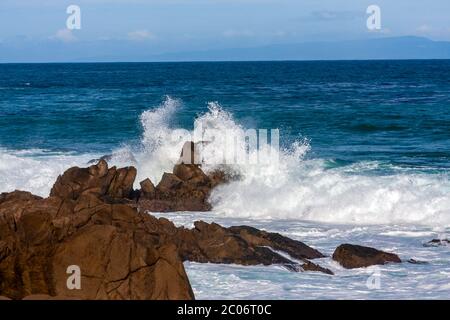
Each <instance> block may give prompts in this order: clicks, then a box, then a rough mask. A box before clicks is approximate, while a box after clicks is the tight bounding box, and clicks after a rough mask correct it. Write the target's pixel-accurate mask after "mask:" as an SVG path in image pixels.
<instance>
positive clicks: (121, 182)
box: [50, 160, 137, 200]
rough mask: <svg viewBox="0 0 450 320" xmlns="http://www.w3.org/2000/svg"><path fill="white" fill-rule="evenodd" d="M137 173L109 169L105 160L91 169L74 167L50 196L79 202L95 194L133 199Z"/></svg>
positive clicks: (61, 179)
mask: <svg viewBox="0 0 450 320" xmlns="http://www.w3.org/2000/svg"><path fill="white" fill-rule="evenodd" d="M136 173H137V172H136V169H135V168H134V167H127V168H120V169H117V168H116V167H112V168H108V164H107V162H106V161H105V160H100V162H99V163H98V164H97V165H92V166H90V167H89V168H78V167H73V168H70V169H69V170H67V171H66V172H65V173H64V174H63V175H61V176H59V177H58V179H57V180H56V183H55V185H54V186H53V188H52V190H51V191H50V196H55V197H60V198H69V199H72V200H77V199H78V198H79V197H80V196H81V195H83V194H87V193H93V194H96V195H98V196H101V197H108V198H111V199H114V198H118V199H124V198H125V199H127V198H132V196H133V183H134V179H135V178H136Z"/></svg>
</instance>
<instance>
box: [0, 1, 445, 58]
mask: <svg viewBox="0 0 450 320" xmlns="http://www.w3.org/2000/svg"><path fill="white" fill-rule="evenodd" d="M374 4H375V5H378V6H379V7H380V10H381V29H379V30H369V29H368V28H367V26H366V20H367V18H368V16H369V15H368V14H367V13H366V9H367V7H368V6H369V5H374ZM69 5H77V6H79V7H80V9H81V29H79V30H69V29H67V27H66V20H67V18H68V17H69V15H68V14H67V13H66V9H67V7H68V6H69ZM449 14H450V1H448V0H429V1H422V0H395V1H393V0H322V1H319V0H147V1H145V0H70V1H66V0H40V1H38V0H0V61H9V60H12V61H13V60H14V58H20V59H22V60H27V59H28V60H30V59H31V60H32V59H33V58H35V59H36V60H39V61H41V60H42V61H47V60H48V61H52V60H57V59H58V57H59V58H60V57H61V56H63V55H65V56H67V57H77V56H84V57H88V56H93V57H94V56H95V57H96V58H98V59H101V58H102V57H107V56H108V55H110V54H113V53H114V52H121V53H122V56H126V55H139V54H143V53H144V52H145V54H147V55H152V54H163V53H171V52H183V51H198V50H220V49H227V48H245V47H256V46H264V45H274V44H290V43H300V42H309V41H342V40H357V39H371V38H377V37H397V36H406V35H408V36H410V35H413V36H421V37H427V38H429V39H432V40H439V41H450V19H449ZM69 60H70V59H69Z"/></svg>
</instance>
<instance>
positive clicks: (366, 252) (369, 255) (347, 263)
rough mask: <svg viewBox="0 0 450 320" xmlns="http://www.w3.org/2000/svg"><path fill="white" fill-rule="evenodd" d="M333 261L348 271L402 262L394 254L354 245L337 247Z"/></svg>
mask: <svg viewBox="0 0 450 320" xmlns="http://www.w3.org/2000/svg"><path fill="white" fill-rule="evenodd" d="M333 260H335V261H337V262H339V264H340V265H342V266H343V267H344V268H346V269H353V268H362V267H368V266H372V265H383V264H386V263H388V262H395V263H400V262H402V261H401V260H400V258H399V257H398V256H397V255H396V254H394V253H388V252H384V251H381V250H377V249H374V248H370V247H364V246H358V245H354V244H341V245H340V246H339V247H337V248H336V250H335V251H334V253H333Z"/></svg>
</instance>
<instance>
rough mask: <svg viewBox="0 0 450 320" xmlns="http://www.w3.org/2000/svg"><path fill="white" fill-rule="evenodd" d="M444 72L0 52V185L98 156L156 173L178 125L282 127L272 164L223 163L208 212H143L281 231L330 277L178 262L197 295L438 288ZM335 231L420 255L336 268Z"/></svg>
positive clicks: (448, 287) (449, 99)
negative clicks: (234, 175) (51, 58)
mask: <svg viewBox="0 0 450 320" xmlns="http://www.w3.org/2000/svg"><path fill="white" fill-rule="evenodd" d="M449 74H450V61H345V62H320V61H318V62H258V63H256V62H255V63H251V62H245V63H244V62H242V63H239V62H236V63H142V64H140V63H130V64H126V63H123V64H121V63H117V64H4V65H0V192H7V191H12V190H15V189H21V190H27V191H31V192H33V193H35V194H38V195H41V196H47V195H48V193H49V191H50V188H51V186H52V184H53V182H54V181H55V179H56V177H57V176H58V175H59V174H61V173H62V172H63V171H64V170H65V169H67V168H69V167H71V166H75V165H77V166H87V163H88V162H89V161H90V160H91V159H95V158H98V157H100V156H102V155H105V154H112V155H113V156H112V159H111V160H110V162H111V165H113V164H114V165H120V166H125V165H133V166H135V167H136V168H137V169H138V178H137V180H136V187H138V185H139V181H141V180H143V179H145V178H147V177H149V178H151V179H152V181H153V182H154V183H157V182H158V181H159V179H160V178H161V176H162V174H163V172H166V171H168V172H170V171H171V170H172V167H173V164H174V162H175V161H176V160H177V159H178V157H179V155H180V150H181V147H182V144H183V138H186V139H188V138H189V135H186V137H181V138H182V139H180V140H179V141H178V142H177V143H174V142H173V140H171V139H170V137H172V136H173V133H174V132H175V131H176V130H177V129H186V130H187V131H186V130H185V131H186V132H193V131H195V130H196V128H199V127H202V128H210V129H214V130H218V132H223V133H224V134H225V133H229V132H238V131H239V130H242V129H250V128H254V129H279V131H280V149H279V150H278V161H277V162H276V163H265V164H263V165H254V164H245V163H242V164H237V165H235V166H234V170H236V171H238V172H239V177H240V179H239V180H237V181H234V182H231V183H230V184H227V185H223V186H220V187H218V188H216V189H215V190H214V191H213V192H212V194H211V196H210V202H211V204H212V205H213V210H212V211H211V212H209V213H188V212H177V213H158V214H156V215H158V216H165V217H168V218H170V219H172V220H174V221H175V222H176V223H177V224H178V225H186V226H191V225H192V223H193V221H195V220H199V219H202V220H205V221H215V222H218V223H220V224H223V225H225V226H231V225H244V224H246V225H251V226H255V227H258V228H262V229H265V230H268V231H274V232H279V233H281V234H283V235H287V236H289V237H292V238H294V239H297V240H301V241H303V242H305V243H307V244H309V245H311V246H313V247H315V248H317V249H318V250H320V251H322V252H323V253H324V254H326V255H327V256H328V257H327V258H323V259H319V260H318V262H319V263H320V264H322V265H323V266H325V267H327V268H330V269H331V270H333V272H334V273H335V276H329V275H325V274H320V273H315V272H303V273H293V272H289V271H287V270H285V269H284V268H281V267H279V266H268V267H265V266H254V267H244V266H237V265H214V264H197V263H190V262H189V263H185V267H186V270H187V272H188V275H189V278H190V280H191V284H192V286H193V289H194V292H195V294H196V297H197V298H226V299H235V298H247V299H278V298H289V299H316V298H322V299H325V298H357V299H365V298H448V297H450V250H449V247H445V246H443V247H433V248H430V247H424V246H423V244H424V243H426V242H427V241H429V240H431V239H433V238H446V237H450V235H449V233H450V77H449V76H448V75H449ZM212 147H219V146H214V145H213V146H212ZM207 156H208V155H207ZM210 169H213V168H210ZM341 243H355V244H361V245H368V246H373V247H376V248H378V249H382V250H387V251H392V252H395V253H397V254H399V255H400V257H401V258H402V260H405V261H406V260H408V259H411V258H413V259H415V260H420V261H425V262H427V263H426V264H410V263H402V264H389V265H385V266H381V267H369V268H361V269H355V270H345V269H343V268H342V267H340V266H339V265H338V264H337V263H335V262H333V261H332V260H331V258H329V256H331V254H332V253H333V251H334V249H335V248H336V246H338V245H339V244H341ZM374 276H375V277H376V279H378V280H379V281H378V282H377V283H378V285H377V286H375V287H374V286H371V285H370V283H369V282H368V281H369V280H370V279H373V277H374ZM249 288H251V290H250V289H249Z"/></svg>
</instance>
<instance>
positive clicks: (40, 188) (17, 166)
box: [0, 149, 95, 197]
mask: <svg viewBox="0 0 450 320" xmlns="http://www.w3.org/2000/svg"><path fill="white" fill-rule="evenodd" d="M92 158H95V156H93V155H71V154H58V153H56V154H55V153H49V152H45V151H44V150H35V149H33V150H18V151H14V150H2V149H0V192H10V191H14V190H24V191H30V192H32V193H34V194H36V195H39V196H43V197H46V196H48V194H49V193H50V189H51V187H52V186H53V184H54V182H55V180H56V178H57V177H58V175H60V174H62V173H63V172H64V171H65V170H67V169H68V168H70V167H73V166H86V164H87V162H88V161H89V160H90V159H92Z"/></svg>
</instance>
